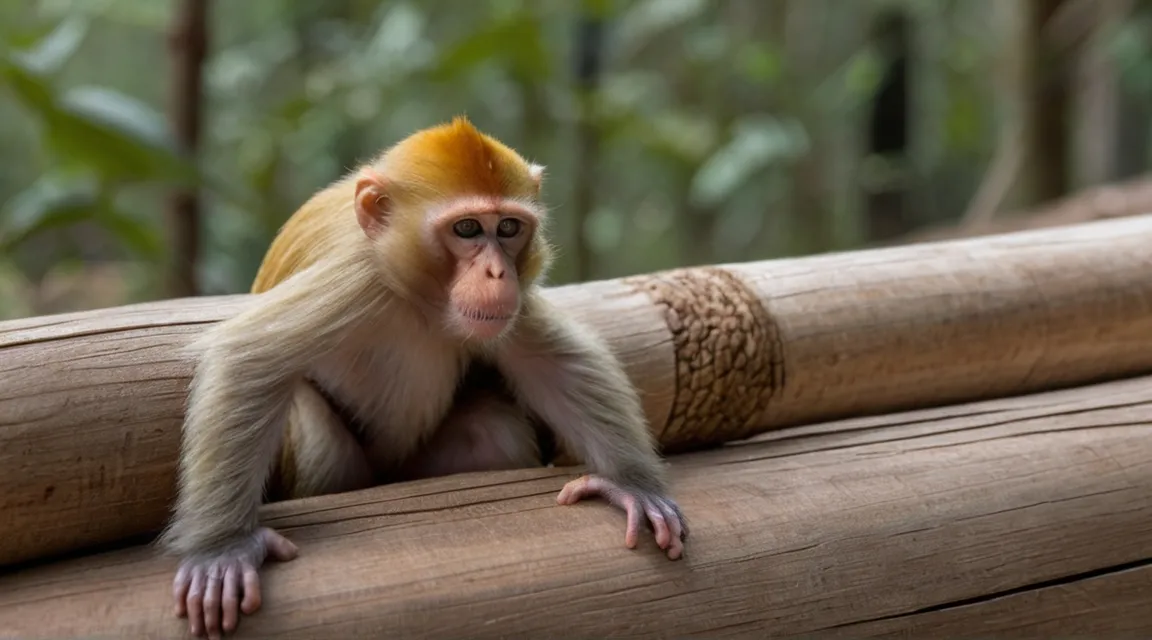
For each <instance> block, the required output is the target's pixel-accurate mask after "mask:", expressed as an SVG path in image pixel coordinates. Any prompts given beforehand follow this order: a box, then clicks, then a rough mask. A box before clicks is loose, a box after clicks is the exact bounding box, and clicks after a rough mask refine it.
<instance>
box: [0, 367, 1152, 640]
mask: <svg viewBox="0 0 1152 640" xmlns="http://www.w3.org/2000/svg"><path fill="white" fill-rule="evenodd" d="M1150 429H1152V378H1141V379H1135V380H1127V381H1120V382H1112V383H1106V384H1102V385H1099V386H1095V387H1087V388H1080V389H1074V390H1064V391H1058V392H1049V393H1047V394H1042V395H1032V396H1023V397H1017V398H1014V399H1000V400H992V401H985V402H982V403H975V404H968V405H960V406H952V407H946V408H936V409H927V410H920V411H917V412H913V413H907V414H902V415H900V414H898V415H887V416H882V417H871V418H857V419H850V420H847V421H843V422H840V423H832V424H822V425H814V426H807V427H798V428H793V429H790V430H786V431H780V432H777V433H775V434H771V435H768V436H765V437H762V438H761V439H758V440H757V441H754V442H746V443H742V444H738V445H732V446H727V447H724V448H722V449H720V450H715V451H710V452H705V453H695V454H687V455H684V456H677V457H676V458H675V459H674V461H673V463H672V466H673V470H674V478H675V491H676V494H677V495H678V496H679V498H680V499H681V500H682V503H683V505H684V508H685V510H686V512H687V513H688V514H689V517H690V518H691V522H692V527H693V530H692V531H693V533H692V538H691V539H690V540H689V546H688V552H687V554H686V556H685V558H684V559H683V560H682V561H680V562H670V561H668V560H666V559H664V558H663V557H662V556H661V554H660V552H659V550H658V549H656V548H655V545H654V544H653V543H652V542H651V541H650V540H648V539H645V540H644V541H643V543H642V544H641V545H640V546H639V547H638V549H636V550H634V551H629V550H627V549H625V548H624V546H623V518H622V517H621V515H620V514H619V512H617V511H615V510H612V509H611V508H609V507H607V506H605V505H604V504H603V503H585V504H581V505H578V506H575V507H560V506H557V505H556V504H555V493H556V491H557V490H558V489H559V488H560V486H561V485H562V483H563V482H564V480H565V478H564V477H561V476H560V472H559V471H558V470H547V469H543V470H524V471H518V472H502V473H488V474H472V475H468V476H457V477H452V478H441V479H436V480H431V481H422V482H415V483H408V484H402V485H392V486H387V487H379V488H376V489H372V490H367V491H361V492H356V493H349V494H344V495H338V496H326V497H323V498H317V499H310V500H304V501H299V502H294V503H292V502H285V503H279V504H275V505H267V506H266V507H265V508H264V512H263V517H264V519H265V521H266V522H268V523H270V524H272V525H273V526H276V527H279V528H281V529H282V530H284V531H286V532H287V534H288V535H289V536H290V537H292V538H293V539H294V540H296V541H297V542H299V543H300V545H301V555H300V556H299V558H298V559H296V560H295V561H293V562H290V563H286V564H272V565H269V566H268V569H267V570H266V572H265V574H264V575H265V581H264V583H265V585H266V587H267V593H266V597H265V600H264V609H263V610H262V611H261V612H260V613H259V614H258V615H256V616H254V617H252V618H248V619H246V620H245V621H244V622H243V623H242V626H241V629H240V635H239V636H238V637H240V638H243V637H278V638H293V637H295V638H305V637H332V638H355V637H369V636H371V637H377V636H387V637H396V638H518V637H524V638H531V637H549V636H554V635H557V634H559V635H560V636H561V637H585V638H597V637H619V636H628V637H688V636H705V637H719V636H742V637H749V638H763V637H767V636H783V635H797V634H802V635H804V636H805V637H817V638H820V637H830V638H837V637H844V638H861V637H901V638H906V637H925V638H927V637H932V638H936V637H959V636H964V637H972V636H979V637H1002V636H1029V637H1051V636H1060V637H1075V636H1081V637H1117V636H1118V635H1125V636H1127V637H1148V636H1149V634H1152V606H1150V605H1152V535H1150V534H1152V438H1149V437H1148V434H1149V430H1150ZM173 570H174V567H173V563H172V562H171V561H170V560H167V559H160V558H158V557H157V556H155V555H154V554H152V553H151V552H150V551H149V550H148V549H146V548H137V549H131V550H122V551H114V552H109V553H106V554H102V555H97V556H87V557H84V558H80V559H76V560H68V561H63V562H57V563H53V564H51V565H47V566H43V567H39V568H35V569H28V570H24V571H21V572H18V573H14V574H12V575H9V576H7V577H3V578H0V636H3V637H19V638H50V637H51V638H59V637H107V638H159V637H178V636H179V635H181V633H182V632H183V629H184V624H185V623H184V622H183V621H180V620H177V619H176V618H174V617H173V615H172V610H171V604H170V600H169V598H170V597H171V596H170V595H169V589H168V585H169V581H170V579H171V575H172V571H173Z"/></svg>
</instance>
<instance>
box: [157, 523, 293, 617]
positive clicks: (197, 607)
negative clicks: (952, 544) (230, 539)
mask: <svg viewBox="0 0 1152 640" xmlns="http://www.w3.org/2000/svg"><path fill="white" fill-rule="evenodd" d="M296 551H297V549H296V545H294V544H292V543H291V542H290V541H289V540H288V538H285V537H284V536H282V535H280V534H279V533H276V532H275V531H273V530H272V529H269V528H267V527H262V528H260V529H257V530H256V532H255V533H254V534H252V536H250V537H249V538H246V539H244V540H241V541H239V542H238V543H237V544H235V545H233V546H232V547H229V548H228V549H227V550H225V551H221V552H219V553H214V554H204V555H197V556H193V557H190V558H187V559H185V560H184V561H183V562H181V563H180V568H179V569H178V570H177V571H176V578H175V579H173V581H172V596H173V598H174V599H175V600H176V615H177V616H178V617H181V618H183V617H185V616H187V617H188V627H189V630H190V631H191V632H192V635H194V636H197V637H199V636H203V635H205V633H207V635H208V636H209V637H211V638H219V637H220V636H221V633H222V632H223V633H231V632H232V631H234V630H235V629H236V624H237V623H238V622H239V618H240V611H241V610H242V611H243V612H244V613H246V614H248V615H252V614H253V613H255V612H256V610H257V609H259V608H260V574H259V572H258V570H259V569H260V566H261V565H262V564H264V560H265V559H266V558H267V557H269V556H270V557H272V558H273V559H275V560H280V561H288V560H291V559H293V558H295V557H296ZM241 598H243V599H241Z"/></svg>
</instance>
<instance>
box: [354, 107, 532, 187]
mask: <svg viewBox="0 0 1152 640" xmlns="http://www.w3.org/2000/svg"><path fill="white" fill-rule="evenodd" d="M376 167H377V170H378V171H379V172H380V173H382V174H383V175H386V176H388V178H389V181H390V182H391V184H392V185H393V186H394V188H396V189H397V191H398V192H399V193H397V195H398V196H401V197H404V196H408V197H415V198H417V199H419V200H421V201H424V202H428V201H434V200H437V199H438V198H441V197H444V196H456V195H459V194H472V195H476V196H491V197H505V198H514V199H515V198H528V199H534V198H536V197H537V196H538V195H539V192H540V180H541V177H542V174H543V167H541V166H539V165H534V164H531V163H529V162H528V161H526V160H525V159H524V158H522V157H521V156H520V154H518V153H516V152H515V151H513V150H512V149H511V148H509V147H508V146H507V145H505V144H504V143H502V142H500V141H499V140H497V139H496V138H493V137H492V136H489V135H486V134H484V133H481V132H480V131H479V130H478V129H476V127H474V126H473V125H472V123H471V122H469V121H468V118H467V117H465V116H457V117H456V118H454V119H453V120H452V121H451V122H449V123H446V124H442V125H437V126H434V127H429V128H427V129H423V130H421V131H417V132H416V133H414V134H412V135H411V136H409V137H407V138H405V139H404V140H402V141H401V142H399V143H397V144H396V145H395V146H393V147H391V148H390V149H388V150H387V151H385V152H384V154H383V155H382V156H381V157H380V159H379V161H378V162H377V163H376ZM401 194H403V195H401Z"/></svg>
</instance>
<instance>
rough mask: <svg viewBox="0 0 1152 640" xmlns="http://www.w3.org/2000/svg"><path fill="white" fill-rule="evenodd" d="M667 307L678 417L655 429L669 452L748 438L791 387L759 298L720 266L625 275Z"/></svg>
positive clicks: (674, 415)
mask: <svg viewBox="0 0 1152 640" xmlns="http://www.w3.org/2000/svg"><path fill="white" fill-rule="evenodd" d="M624 282H625V284H627V285H629V286H632V287H634V288H636V289H637V290H640V291H644V292H645V293H647V294H648V295H649V297H650V298H651V299H652V301H653V302H654V303H656V304H658V305H660V306H661V307H663V308H664V309H665V313H664V319H665V322H666V323H667V324H668V330H669V331H670V332H671V334H672V343H673V346H674V349H675V355H674V357H675V359H676V383H675V395H674V399H673V401H672V409H671V415H669V416H668V419H667V421H665V423H664V425H663V427H662V428H661V427H660V426H659V425H653V430H654V431H655V432H656V436H657V438H658V439H659V441H660V444H661V445H662V446H663V447H664V450H665V451H666V452H668V453H674V452H677V451H684V450H691V449H693V448H698V447H701V446H707V445H710V444H715V443H717V442H726V441H731V440H737V439H742V438H748V437H751V436H753V435H756V434H757V433H759V431H760V429H759V428H758V426H757V424H756V422H755V421H756V419H757V418H758V417H759V416H760V413H761V412H762V411H763V410H764V407H765V406H766V405H767V403H769V402H770V401H771V399H772V397H773V396H774V395H776V393H777V392H779V391H780V390H781V389H782V388H783V386H784V348H783V345H782V344H781V342H780V331H779V329H778V328H777V327H776V321H775V320H774V319H773V318H772V316H771V314H769V313H768V309H767V308H766V305H765V303H764V301H763V300H762V299H761V297H760V296H758V295H756V293H755V292H754V291H752V290H751V289H749V288H748V285H747V284H745V283H744V281H743V280H741V279H740V278H738V277H736V276H735V275H733V274H732V273H731V272H729V271H726V270H724V269H720V268H709V267H703V268H698V269H677V270H675V271H670V272H666V273H657V274H652V275H644V276H637V277H632V278H626V279H625V280H624Z"/></svg>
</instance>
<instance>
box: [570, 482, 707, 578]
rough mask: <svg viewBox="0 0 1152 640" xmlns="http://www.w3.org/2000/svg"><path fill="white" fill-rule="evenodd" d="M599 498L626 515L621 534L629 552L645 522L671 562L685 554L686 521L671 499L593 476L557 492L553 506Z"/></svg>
mask: <svg viewBox="0 0 1152 640" xmlns="http://www.w3.org/2000/svg"><path fill="white" fill-rule="evenodd" d="M594 496H599V497H601V498H603V499H605V500H607V501H608V502H609V504H612V505H614V506H616V507H618V508H620V509H623V510H624V512H625V513H627V514H628V529H627V531H626V532H625V534H624V544H625V545H626V546H627V547H628V548H629V549H635V548H636V539H637V537H639V535H640V524H641V520H642V518H644V517H647V518H648V522H649V524H651V525H652V530H653V531H654V532H655V533H656V544H657V545H659V546H660V548H661V549H664V550H665V551H666V552H667V553H668V557H669V558H670V559H672V560H676V559H678V558H679V557H680V556H681V555H683V553H684V541H685V540H687V539H688V521H687V520H685V518H684V514H683V513H681V511H680V507H679V505H677V504H676V502H675V501H673V500H672V499H671V498H667V497H665V496H661V495H657V494H655V493H652V492H650V491H644V490H640V489H635V488H631V487H624V486H621V485H619V484H617V483H615V482H612V481H611V480H606V479H604V478H602V477H600V476H596V475H586V476H581V477H579V478H577V479H575V480H573V481H571V482H569V483H568V484H566V485H564V488H563V489H561V490H560V495H558V496H556V502H559V503H560V504H575V503H577V502H579V501H581V500H583V499H585V498H590V497H594Z"/></svg>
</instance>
